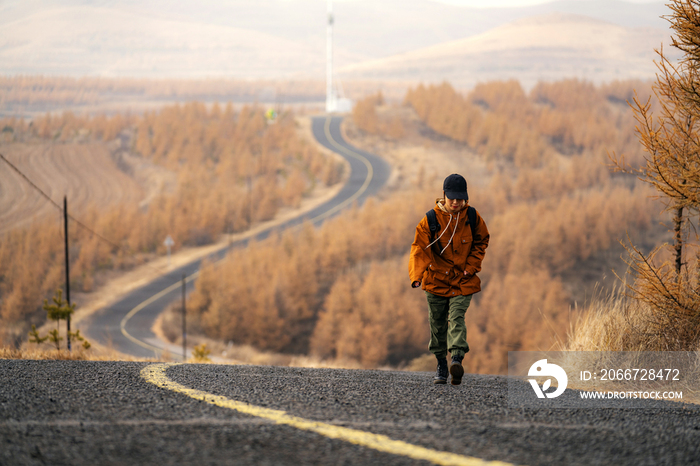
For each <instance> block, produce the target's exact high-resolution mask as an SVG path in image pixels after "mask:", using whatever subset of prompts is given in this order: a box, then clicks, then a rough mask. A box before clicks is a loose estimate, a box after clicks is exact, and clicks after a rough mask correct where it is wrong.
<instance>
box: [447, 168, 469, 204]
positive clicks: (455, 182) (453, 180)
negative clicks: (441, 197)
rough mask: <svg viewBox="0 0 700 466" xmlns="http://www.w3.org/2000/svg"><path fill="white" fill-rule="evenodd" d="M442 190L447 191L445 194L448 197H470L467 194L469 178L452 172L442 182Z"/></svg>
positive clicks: (466, 198)
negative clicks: (466, 178)
mask: <svg viewBox="0 0 700 466" xmlns="http://www.w3.org/2000/svg"><path fill="white" fill-rule="evenodd" d="M442 190H443V191H445V196H446V197H447V198H448V199H464V200H465V201H466V200H468V199H469V194H467V180H465V179H464V177H463V176H462V175H457V174H456V173H455V174H452V175H450V176H448V177H447V178H445V182H444V183H442Z"/></svg>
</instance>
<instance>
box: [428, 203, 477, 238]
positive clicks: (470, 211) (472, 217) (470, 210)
mask: <svg viewBox="0 0 700 466" xmlns="http://www.w3.org/2000/svg"><path fill="white" fill-rule="evenodd" d="M433 215H435V212H433ZM467 221H468V222H469V227H470V228H471V229H472V241H476V209H475V208H474V207H472V206H469V207H467Z"/></svg>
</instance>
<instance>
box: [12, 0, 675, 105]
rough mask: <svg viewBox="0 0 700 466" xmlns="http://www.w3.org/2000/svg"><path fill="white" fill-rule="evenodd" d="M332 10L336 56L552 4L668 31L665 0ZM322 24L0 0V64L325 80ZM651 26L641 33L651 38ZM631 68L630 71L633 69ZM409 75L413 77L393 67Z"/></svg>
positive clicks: (44, 70) (205, 11) (265, 13)
mask: <svg viewBox="0 0 700 466" xmlns="http://www.w3.org/2000/svg"><path fill="white" fill-rule="evenodd" d="M334 12H335V14H334V16H335V31H334V53H335V57H334V60H335V63H336V65H337V66H338V67H343V66H350V65H357V64H359V63H363V62H366V61H368V60H377V59H383V58H387V57H391V56H394V55H397V54H402V53H411V52H412V51H415V50H419V49H424V48H426V47H432V46H437V45H439V44H446V43H450V42H453V41H457V40H464V39H468V38H472V37H477V36H479V35H481V34H486V33H489V31H493V30H494V28H499V27H501V26H503V25H505V24H508V23H510V22H513V21H517V20H521V19H524V18H530V17H533V16H539V15H548V14H553V13H560V14H578V15H583V16H586V17H588V18H591V19H596V20H599V21H600V20H605V21H610V22H611V23H612V24H614V25H617V26H619V27H623V28H635V27H642V28H655V29H658V30H666V31H667V30H668V28H667V24H666V23H665V21H664V20H662V19H660V18H659V16H660V15H662V14H665V13H666V8H665V6H664V5H663V3H662V2H658V3H652V4H634V3H627V2H622V1H586V2H580V1H573V0H567V1H557V2H551V3H546V4H543V5H537V6H532V7H527V8H508V9H503V8H483V9H475V8H465V7H458V6H454V5H448V4H445V3H441V2H436V1H430V0H406V1H399V0H389V1H382V2H373V1H369V0H356V1H352V2H335V5H334ZM325 33H326V5H325V2H322V1H317V0H292V1H289V0H286V1H285V0H264V1H252V0H242V1H236V2H229V3H221V2H215V1H213V0H208V1H203V2H196V3H195V2H189V1H184V2H178V3H177V4H176V5H173V4H172V3H171V2H166V1H164V0H147V1H141V2H136V1H122V2H113V1H106V2H97V1H82V0H67V1H64V2H61V3H60V4H56V3H55V2H50V1H48V0H25V1H21V2H20V1H17V0H11V1H9V0H8V1H4V2H1V3H0V74H4V75H18V74H22V75H26V74H45V75H53V76H55V75H67V76H84V75H89V76H112V77H124V76H130V77H149V78H175V77H179V78H200V79H201V78H212V77H227V78H246V79H289V78H295V79H300V78H305V79H309V78H311V79H323V77H324V69H325V45H326V44H325ZM557 33H558V32H557ZM655 34H656V33H654V34H651V35H650V36H649V37H650V38H651V39H653V45H654V46H657V45H658V44H659V43H660V41H659V40H657V39H656V35H655ZM584 37H586V36H584ZM586 39H587V37H586ZM613 39H614V38H613ZM557 42H559V40H557ZM644 43H646V42H644ZM515 44H517V42H516V43H515ZM516 49H517V47H516ZM650 50H651V49H649V50H648V51H647V52H649V51H650ZM554 52H556V53H555V55H554V56H553V57H551V58H552V59H557V57H560V56H561V51H559V52H557V51H556V50H554ZM571 52H572V53H573V52H576V50H572V51H571ZM543 53H544V52H543ZM545 55H546V54H545ZM565 56H566V57H567V59H571V56H570V55H566V54H565ZM647 56H648V55H647ZM505 58H507V56H505ZM523 63H526V64H528V66H529V65H531V64H532V63H528V62H527V61H525V62H523ZM603 65H605V63H603ZM627 65H628V64H627V63H625V64H624V65H619V70H620V72H619V73H620V77H627V78H631V77H637V76H638V74H625V73H624V71H625V70H626V69H627V68H628V66H627ZM637 68H638V67H637V66H636V65H635V66H633V67H632V71H634V72H635V73H637ZM467 71H468V72H470V73H471V72H473V71H474V70H473V69H468V70H467ZM476 71H479V69H477V70H476ZM486 71H488V67H487V69H486ZM534 73H535V74H538V73H539V74H538V75H539V76H541V77H543V78H545V79H557V78H558V77H559V76H560V75H559V74H553V75H550V74H548V69H547V68H544V67H540V68H539V69H537V70H535V71H534ZM567 76H580V75H576V74H573V75H572V74H569V75H567ZM341 77H342V76H341ZM411 78H413V79H416V78H420V77H419V76H418V77H417V76H414V75H413V74H411V73H409V74H403V75H401V79H411ZM492 78H497V79H502V76H501V75H494V74H493V73H490V74H489V73H487V74H486V75H484V76H483V77H481V80H487V79H492ZM442 79H451V76H444V77H442ZM0 100H1V99H0Z"/></svg>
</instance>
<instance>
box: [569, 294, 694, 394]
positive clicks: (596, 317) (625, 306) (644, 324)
mask: <svg viewBox="0 0 700 466" xmlns="http://www.w3.org/2000/svg"><path fill="white" fill-rule="evenodd" d="M657 320H658V315H656V313H655V312H654V310H653V309H652V308H651V307H649V306H647V305H646V304H644V303H643V302H641V301H637V300H634V299H632V298H629V297H627V296H624V295H623V294H622V293H621V292H620V291H619V290H612V291H611V292H610V293H609V294H607V295H598V296H597V297H595V298H594V299H593V300H592V301H591V303H590V304H589V306H588V308H587V309H586V311H584V312H583V313H581V315H580V317H579V319H578V320H576V321H575V322H572V324H571V328H570V331H569V335H568V339H567V341H566V343H565V344H562V345H561V348H560V350H561V351H571V352H573V351H578V352H592V351H597V352H609V353H610V360H609V364H608V365H607V366H608V367H616V366H615V364H619V355H614V354H613V353H614V352H662V351H665V353H663V355H664V357H665V358H668V360H669V361H673V360H675V359H676V358H675V357H674V356H673V355H671V354H669V353H668V350H667V347H666V345H665V344H664V345H663V347H661V346H660V345H659V342H660V341H667V340H668V335H663V336H661V335H659V334H658V332H660V331H662V330H661V329H659V328H658V327H657V326H654V325H650V322H656V321H657ZM677 343H678V344H677V345H676V348H677V349H676V351H682V352H683V351H684V352H691V353H692V352H695V353H696V354H700V342H697V341H696V342H694V343H692V344H687V343H684V342H681V341H679V342H677ZM659 357H662V356H661V355H660V356H659ZM616 358H617V359H616ZM584 359H585V357H584ZM680 359H682V358H680V356H679V360H680ZM691 359H692V358H691ZM695 361H696V362H694V363H691V364H690V365H687V366H684V367H683V372H684V373H682V377H683V379H682V381H681V382H680V383H679V385H678V386H674V387H673V389H674V390H679V391H683V394H684V398H683V400H682V401H684V402H689V403H696V404H700V390H698V387H700V367H698V364H697V358H695ZM597 362H598V365H599V366H601V367H603V366H605V365H606V362H607V361H597ZM578 367H580V365H579V366H578ZM570 382H574V381H573V380H572V381H570ZM622 383H623V384H624V382H622ZM570 386H571V388H581V389H586V390H590V389H591V383H590V382H587V383H586V384H585V386H580V387H577V386H576V385H575V384H573V385H572V384H570ZM617 388H621V389H622V388H625V387H624V386H620V387H617ZM606 389H610V387H609V386H606ZM679 401H681V400H679Z"/></svg>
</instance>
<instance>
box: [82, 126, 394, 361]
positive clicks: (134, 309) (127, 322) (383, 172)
mask: <svg viewBox="0 0 700 466" xmlns="http://www.w3.org/2000/svg"><path fill="white" fill-rule="evenodd" d="M342 119H343V118H342V117H338V116H333V117H314V118H313V119H312V130H313V135H314V137H315V138H316V140H317V141H318V142H319V143H320V144H321V145H323V146H324V147H326V148H328V149H330V150H332V151H334V152H336V153H338V154H340V155H341V156H342V157H343V158H345V160H347V162H348V163H349V164H350V176H349V178H348V181H347V182H346V184H345V185H344V186H343V188H342V189H341V190H340V192H339V193H338V194H337V195H336V196H335V197H333V198H332V199H331V200H329V201H327V202H326V203H324V204H322V205H320V206H319V207H317V208H315V209H313V210H311V211H309V212H307V213H305V214H303V215H301V216H298V217H296V218H293V219H290V220H288V221H287V222H285V223H283V224H281V225H277V226H274V227H271V228H268V229H266V230H263V231H261V232H260V233H258V234H257V235H255V236H254V238H255V239H256V240H262V239H265V238H267V237H268V236H269V235H270V233H272V232H273V231H281V230H283V229H287V228H290V227H294V226H297V225H300V224H302V223H303V222H305V221H308V222H310V223H312V224H315V225H318V224H320V223H322V222H323V221H324V220H326V219H327V218H330V217H332V216H334V215H337V214H338V213H339V212H341V211H342V210H343V209H345V208H347V207H349V206H351V205H352V204H353V203H358V204H362V203H363V202H364V201H365V200H366V199H367V198H368V197H370V196H373V195H375V194H376V193H377V192H378V191H379V189H381V187H382V186H383V185H384V184H385V183H386V181H387V180H388V178H389V174H390V172H391V167H390V166H389V165H388V164H387V163H386V162H385V161H384V160H382V159H381V158H380V157H378V156H376V155H374V154H370V153H368V152H365V151H362V150H360V149H357V148H355V147H353V146H351V145H350V144H348V143H347V142H346V141H345V140H344V139H343V136H342V134H341V131H340V123H341V122H342ZM249 240H250V238H248V239H244V240H240V241H237V242H234V243H233V244H231V245H230V246H227V247H224V248H222V249H220V250H219V251H217V252H215V253H213V254H212V255H211V256H209V257H208V259H210V260H212V259H213V260H218V259H220V258H223V257H224V256H225V255H226V253H227V252H228V251H229V249H230V248H238V247H243V246H245V245H247V244H248V241H249ZM201 262H202V260H197V261H194V262H191V263H189V264H187V265H185V266H182V267H180V268H177V269H174V270H172V271H170V272H168V273H167V274H164V275H162V276H160V277H158V278H157V279H155V280H153V281H152V282H150V283H148V284H147V285H144V286H143V287H141V288H139V289H136V290H134V291H132V292H130V293H128V294H127V295H125V296H123V297H122V298H120V299H119V300H118V301H117V302H115V303H113V304H111V305H109V306H107V307H105V308H103V309H100V310H98V311H97V312H95V313H94V314H93V315H92V316H90V317H89V318H87V319H86V320H85V323H84V329H83V332H84V333H85V334H86V335H88V336H89V338H90V339H91V340H94V341H96V342H98V343H100V344H102V345H105V346H109V347H112V348H114V349H115V350H117V351H119V352H121V353H124V354H128V355H132V356H136V357H158V356H160V354H161V353H162V351H163V350H164V349H165V348H166V347H168V345H167V344H166V343H164V342H162V341H160V340H159V339H158V338H157V337H156V335H155V334H154V333H153V331H152V330H151V328H152V327H153V323H154V322H155V320H156V318H157V317H158V315H159V314H160V313H161V312H162V311H163V310H164V309H165V307H166V306H167V305H168V304H170V303H171V302H173V301H174V300H176V299H178V297H179V296H181V282H182V276H183V274H184V275H185V276H186V277H187V281H188V283H191V282H192V281H193V280H195V279H196V277H197V274H198V270H199V267H200V263H201ZM188 288H189V289H191V288H192V287H191V286H189V287H188ZM170 349H175V348H174V347H172V346H170ZM171 354H172V356H173V357H174V358H178V357H181V351H171Z"/></svg>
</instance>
